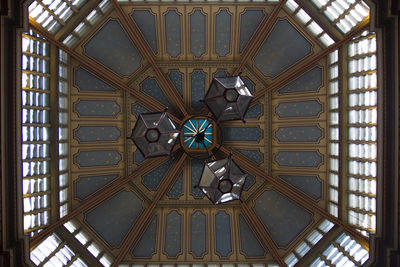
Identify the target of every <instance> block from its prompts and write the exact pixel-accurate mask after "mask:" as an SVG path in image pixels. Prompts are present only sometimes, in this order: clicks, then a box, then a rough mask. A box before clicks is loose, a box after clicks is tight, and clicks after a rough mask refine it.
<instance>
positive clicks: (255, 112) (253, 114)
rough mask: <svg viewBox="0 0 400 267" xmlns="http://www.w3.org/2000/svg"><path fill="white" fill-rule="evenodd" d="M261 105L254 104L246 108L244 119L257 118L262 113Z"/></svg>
mask: <svg viewBox="0 0 400 267" xmlns="http://www.w3.org/2000/svg"><path fill="white" fill-rule="evenodd" d="M262 110H263V108H262V106H261V105H260V104H257V105H254V106H252V107H251V108H249V110H247V112H246V115H245V118H246V119H259V118H260V117H261V115H262Z"/></svg>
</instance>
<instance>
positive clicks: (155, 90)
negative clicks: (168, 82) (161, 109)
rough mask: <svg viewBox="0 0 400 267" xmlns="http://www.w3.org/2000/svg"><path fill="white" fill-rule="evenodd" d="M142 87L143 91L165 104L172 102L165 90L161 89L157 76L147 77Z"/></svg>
mask: <svg viewBox="0 0 400 267" xmlns="http://www.w3.org/2000/svg"><path fill="white" fill-rule="evenodd" d="M140 88H141V89H142V91H143V92H144V93H145V94H147V95H149V96H151V97H153V98H154V99H156V100H157V101H159V102H160V103H162V104H163V105H164V106H166V107H168V106H170V103H169V101H168V99H167V97H166V96H165V94H164V92H163V90H161V88H160V86H159V85H158V82H157V80H156V79H155V78H149V77H148V78H146V79H145V80H144V81H143V82H142V83H141V84H140Z"/></svg>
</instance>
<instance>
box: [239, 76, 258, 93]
mask: <svg viewBox="0 0 400 267" xmlns="http://www.w3.org/2000/svg"><path fill="white" fill-rule="evenodd" d="M240 78H242V81H243V82H244V85H246V87H247V89H249V91H250V92H251V93H254V87H255V86H254V83H253V82H252V81H251V80H250V79H249V78H247V77H240Z"/></svg>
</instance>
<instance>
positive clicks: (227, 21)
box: [215, 9, 231, 57]
mask: <svg viewBox="0 0 400 267" xmlns="http://www.w3.org/2000/svg"><path fill="white" fill-rule="evenodd" d="M230 51H231V14H229V12H228V11H227V10H226V9H223V10H220V11H219V12H218V13H217V15H216V16H215V53H216V54H217V55H218V56H220V57H224V56H226V55H227V54H229V52H230Z"/></svg>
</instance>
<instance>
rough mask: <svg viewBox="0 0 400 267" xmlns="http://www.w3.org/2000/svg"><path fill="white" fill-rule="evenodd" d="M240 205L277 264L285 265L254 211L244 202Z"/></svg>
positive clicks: (282, 266)
mask: <svg viewBox="0 0 400 267" xmlns="http://www.w3.org/2000/svg"><path fill="white" fill-rule="evenodd" d="M240 206H241V208H242V211H243V212H244V214H245V215H246V217H247V218H248V219H249V220H250V222H251V224H252V226H253V227H254V228H255V229H256V230H257V234H259V235H260V236H261V238H262V241H263V242H264V244H265V245H266V246H267V248H268V251H269V252H270V253H271V254H272V257H273V258H274V259H275V261H276V262H277V263H278V264H279V266H281V267H284V266H286V264H285V262H284V261H283V260H282V258H281V257H280V256H279V253H278V248H277V247H276V245H275V242H274V241H273V240H272V238H271V236H270V235H269V233H268V232H267V231H265V229H264V227H262V225H261V223H260V221H259V219H258V217H257V216H256V215H255V214H254V212H253V211H252V210H251V209H250V208H249V207H248V206H247V204H246V203H245V202H242V201H241V202H240Z"/></svg>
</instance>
